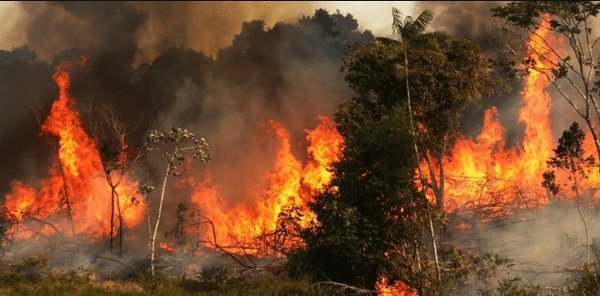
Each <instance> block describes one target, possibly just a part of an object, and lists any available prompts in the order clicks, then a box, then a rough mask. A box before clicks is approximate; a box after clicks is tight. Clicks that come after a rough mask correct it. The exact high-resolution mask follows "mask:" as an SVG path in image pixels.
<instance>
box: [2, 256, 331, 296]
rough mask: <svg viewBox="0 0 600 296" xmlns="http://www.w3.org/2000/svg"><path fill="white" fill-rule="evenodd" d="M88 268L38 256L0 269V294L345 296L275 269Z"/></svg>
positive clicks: (329, 288)
mask: <svg viewBox="0 0 600 296" xmlns="http://www.w3.org/2000/svg"><path fill="white" fill-rule="evenodd" d="M93 275H94V273H93V272H90V271H86V270H81V269H79V270H76V271H75V270H71V271H66V272H65V271H56V270H54V271H53V270H51V269H50V268H49V265H48V259H47V257H43V256H40V257H33V258H30V259H27V260H25V261H24V262H23V263H21V264H19V265H17V266H14V267H12V268H10V269H9V270H8V271H6V272H3V273H0V295H23V296H25V295H132V296H133V295H140V296H141V295H165V296H167V295H169V296H170V295H182V296H183V295H206V296H208V295H212V296H216V295H224V296H225V295H227V296H228V295H231V296H239V295H256V296H262V295H272V296H281V295H289V296H291V295H305V296H311V295H314V296H325V295H341V293H340V292H339V291H338V290H337V289H335V288H332V287H320V286H315V285H313V284H312V283H310V282H309V281H308V280H304V279H303V280H290V279H288V278H282V277H276V276H274V275H273V274H271V273H264V274H261V275H253V274H252V273H249V274H246V275H244V274H240V273H239V272H237V273H236V272H231V271H229V270H227V269H224V268H220V267H215V268H208V269H204V270H203V271H202V272H201V273H200V274H198V275H197V277H196V278H195V279H185V278H179V277H173V276H167V275H164V274H160V273H157V274H156V275H155V276H152V275H151V273H150V272H149V270H146V271H145V272H140V273H139V274H138V277H137V278H135V279H132V280H127V281H117V282H115V281H110V280H108V281H100V280H95V279H94V276H93Z"/></svg>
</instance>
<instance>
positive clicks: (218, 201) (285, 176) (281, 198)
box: [189, 116, 342, 252]
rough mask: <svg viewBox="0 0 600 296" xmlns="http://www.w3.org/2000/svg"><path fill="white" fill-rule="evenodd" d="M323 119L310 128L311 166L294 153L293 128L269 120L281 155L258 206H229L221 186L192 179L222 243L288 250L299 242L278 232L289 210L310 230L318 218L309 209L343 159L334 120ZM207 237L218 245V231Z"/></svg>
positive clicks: (257, 196)
mask: <svg viewBox="0 0 600 296" xmlns="http://www.w3.org/2000/svg"><path fill="white" fill-rule="evenodd" d="M317 119H318V120H319V121H320V124H319V126H317V128H315V129H314V130H306V132H307V136H306V139H307V140H308V142H309V143H310V145H309V147H308V148H307V151H308V153H309V155H310V160H309V161H308V163H306V164H305V165H303V164H302V163H301V162H300V161H299V160H298V159H297V158H296V157H295V156H294V155H293V154H292V144H291V142H290V135H289V132H288V130H287V129H286V128H285V127H284V126H283V125H282V124H281V123H278V122H275V121H270V122H269V124H268V126H269V127H270V128H271V129H272V130H273V131H274V132H275V134H276V135H277V138H278V140H279V151H278V153H277V156H276V159H275V162H274V165H273V167H274V170H273V172H272V173H270V174H268V175H267V176H265V178H266V179H267V180H268V183H269V187H268V189H267V190H265V191H264V192H261V193H259V194H254V196H252V198H253V201H254V204H252V205H251V206H248V205H243V204H239V205H237V206H236V207H235V208H233V209H231V208H229V207H228V206H227V205H225V203H224V202H223V199H222V198H221V196H220V194H219V189H220V188H219V186H211V185H210V184H211V179H210V178H207V179H205V180H204V181H202V182H195V181H193V180H190V181H189V183H190V185H191V187H192V188H195V190H194V193H193V194H192V198H191V201H192V203H193V204H195V205H197V206H198V207H199V208H200V209H205V210H206V211H207V212H208V213H210V216H209V217H207V218H209V219H210V220H211V221H212V222H213V224H212V225H211V226H210V227H211V228H212V226H214V228H215V233H214V236H216V239H217V240H218V241H217V243H221V244H229V245H232V244H235V243H236V242H250V241H253V240H254V241H256V239H255V238H257V237H261V236H262V238H263V239H264V240H263V241H262V243H260V244H258V245H256V246H255V248H256V250H255V251H256V252H259V250H258V249H262V248H264V247H265V244H275V243H277V244H280V245H281V246H280V247H283V248H287V247H292V244H297V243H299V242H298V241H284V240H285V238H282V237H281V236H278V234H277V233H276V230H277V227H278V221H280V219H281V216H280V213H281V211H282V209H287V210H288V211H289V214H290V215H292V216H293V217H297V218H298V223H299V225H300V226H301V227H306V226H307V225H308V223H309V222H310V221H313V220H314V214H312V213H311V212H310V211H308V210H307V209H306V205H307V203H308V202H309V201H310V200H311V199H312V196H313V195H314V194H315V193H316V192H318V191H319V190H321V189H322V188H323V186H325V185H326V184H328V183H329V181H330V179H331V175H332V173H331V172H330V171H328V167H329V166H330V164H331V162H333V161H336V160H338V156H339V153H340V149H341V148H340V145H341V143H342V137H341V136H340V135H339V134H338V133H337V130H336V128H335V124H334V123H333V122H332V121H331V119H329V118H328V117H325V116H319V117H318V118H317ZM206 235H207V238H206V240H208V241H213V242H214V239H215V238H214V237H212V236H213V233H212V229H210V228H209V229H208V231H206ZM282 235H283V234H282ZM276 238H278V239H280V240H279V241H270V240H275V239H276ZM246 251H248V250H246ZM263 251H264V250H263Z"/></svg>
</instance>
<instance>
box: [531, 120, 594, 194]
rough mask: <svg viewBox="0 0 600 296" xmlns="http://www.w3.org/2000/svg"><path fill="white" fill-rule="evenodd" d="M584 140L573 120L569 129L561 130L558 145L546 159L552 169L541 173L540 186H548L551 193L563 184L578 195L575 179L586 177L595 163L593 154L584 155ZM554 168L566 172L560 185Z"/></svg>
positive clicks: (554, 192) (557, 190)
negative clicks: (564, 181) (564, 180)
mask: <svg viewBox="0 0 600 296" xmlns="http://www.w3.org/2000/svg"><path fill="white" fill-rule="evenodd" d="M584 140H585V134H584V133H583V131H582V130H581V129H580V128H579V124H578V123H577V122H573V124H571V126H570V127H569V129H568V130H565V131H564V132H563V134H562V137H560V138H559V139H558V147H557V148H556V149H554V150H553V151H554V156H553V157H552V158H550V160H549V161H547V163H548V166H549V167H551V168H552V169H553V170H551V171H547V172H545V173H544V174H543V177H544V181H543V182H542V186H544V187H545V188H548V190H550V192H552V194H554V195H556V194H558V192H560V190H561V189H562V188H563V187H564V186H567V187H568V188H569V189H571V190H572V191H573V192H575V193H577V195H578V196H579V193H578V192H577V191H578V187H577V181H578V180H580V179H587V178H588V176H589V174H590V172H591V168H593V167H595V165H596V160H595V158H594V156H592V155H590V156H587V157H586V156H585V151H584V150H583V141H584ZM555 170H563V171H566V172H568V173H569V176H568V177H567V180H568V181H567V182H566V183H563V184H562V185H561V184H560V183H557V180H556V175H555Z"/></svg>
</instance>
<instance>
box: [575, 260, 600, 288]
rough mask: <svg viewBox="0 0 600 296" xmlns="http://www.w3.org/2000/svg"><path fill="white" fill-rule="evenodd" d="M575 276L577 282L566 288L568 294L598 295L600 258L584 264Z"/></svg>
mask: <svg viewBox="0 0 600 296" xmlns="http://www.w3.org/2000/svg"><path fill="white" fill-rule="evenodd" d="M576 277H577V279H576V281H577V283H576V284H574V285H573V286H571V287H569V288H567V292H568V293H569V295H572V296H586V295H600V258H599V259H596V260H595V261H594V262H592V263H591V264H589V265H588V264H584V266H583V270H582V272H581V273H579V274H578V275H576Z"/></svg>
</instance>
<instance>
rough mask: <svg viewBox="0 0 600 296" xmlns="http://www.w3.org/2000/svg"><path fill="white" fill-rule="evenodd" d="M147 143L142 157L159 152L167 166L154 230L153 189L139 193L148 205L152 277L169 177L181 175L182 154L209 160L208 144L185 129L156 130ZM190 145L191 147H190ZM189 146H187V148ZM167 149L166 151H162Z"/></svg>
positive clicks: (142, 187) (145, 188)
mask: <svg viewBox="0 0 600 296" xmlns="http://www.w3.org/2000/svg"><path fill="white" fill-rule="evenodd" d="M146 140H147V143H146V144H145V145H144V146H143V147H142V148H141V149H140V152H141V154H142V155H147V154H149V153H151V152H154V151H159V152H161V155H162V156H163V157H165V158H166V159H167V166H166V170H165V174H164V177H163V182H162V186H161V194H160V202H159V204H158V214H157V216H156V222H155V223H154V229H152V223H151V218H150V198H149V197H150V195H151V194H152V192H153V191H154V187H152V186H148V185H146V184H140V186H139V191H140V193H142V194H143V195H144V196H146V197H147V198H146V201H147V204H148V208H147V214H148V233H149V236H150V249H151V251H150V252H151V256H152V259H151V268H152V275H154V274H155V273H154V270H155V246H156V234H157V232H158V226H159V224H160V218H161V214H162V208H163V203H164V200H165V189H166V186H167V180H168V178H169V176H171V175H172V176H179V175H180V174H181V172H180V170H179V167H180V166H181V165H183V162H184V161H185V157H184V154H183V153H192V154H193V156H194V158H197V159H199V160H200V161H202V162H203V163H206V162H207V161H209V160H210V156H209V155H208V143H206V140H204V138H200V139H199V140H197V139H196V138H195V137H194V134H193V133H191V132H189V131H188V130H187V129H182V128H176V127H173V128H172V129H171V130H169V131H166V132H164V133H161V132H159V131H157V130H153V131H151V132H150V135H149V136H148V137H147V138H146ZM190 143H191V145H190ZM188 145H189V146H188ZM163 149H168V150H166V151H165V150H163Z"/></svg>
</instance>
